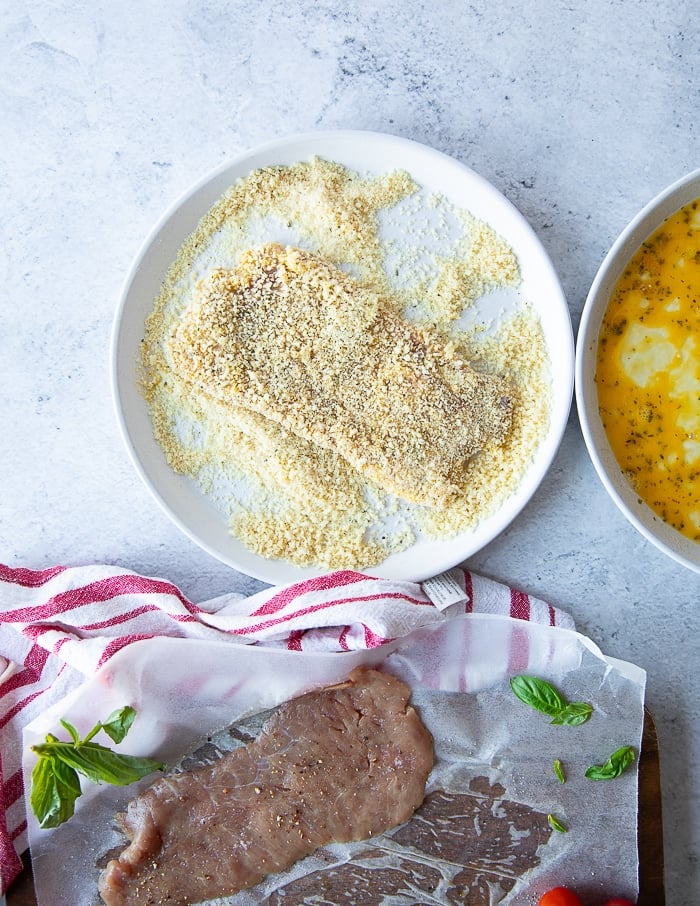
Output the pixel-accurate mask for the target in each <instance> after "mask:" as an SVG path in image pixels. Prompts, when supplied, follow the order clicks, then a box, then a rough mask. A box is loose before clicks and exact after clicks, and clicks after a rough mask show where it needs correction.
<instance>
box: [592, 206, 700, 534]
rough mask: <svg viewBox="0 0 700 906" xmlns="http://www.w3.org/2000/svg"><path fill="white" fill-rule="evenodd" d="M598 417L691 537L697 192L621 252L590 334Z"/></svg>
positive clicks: (698, 358) (618, 450)
mask: <svg viewBox="0 0 700 906" xmlns="http://www.w3.org/2000/svg"><path fill="white" fill-rule="evenodd" d="M596 383H597V387H598V402H599V407H600V415H601V419H602V422H603V425H604V427H605V431H606V433H607V436H608V440H609V441H610V445H611V447H612V450H613V452H614V454H615V456H616V458H617V461H618V463H619V464H620V466H621V468H622V469H623V470H624V471H625V473H626V474H627V476H628V478H629V480H630V482H631V483H632V485H633V487H634V488H635V490H636V492H637V493H638V494H639V496H640V497H641V498H642V499H643V500H644V501H645V503H647V504H648V505H649V506H650V507H651V509H652V510H654V512H655V513H657V514H658V515H659V516H660V517H661V518H662V519H663V520H664V521H665V522H667V523H668V524H670V525H672V526H673V527H674V528H675V529H677V530H678V531H679V532H681V533H682V534H684V535H686V536H687V537H688V538H691V539H692V540H694V541H700V199H696V200H695V201H693V202H691V203H690V204H687V205H685V206H684V207H683V208H681V209H680V210H679V211H677V212H676V213H675V214H674V215H672V216H671V217H669V218H668V219H667V220H666V221H665V222H664V223H663V224H662V225H661V226H660V227H659V228H658V229H657V230H656V231H655V232H654V233H652V235H651V236H650V237H649V238H648V239H647V240H646V242H644V243H643V244H642V246H641V247H640V248H639V249H638V250H637V252H636V253H635V254H634V255H633V257H632V258H631V259H630V261H629V264H628V265H627V267H626V268H625V271H624V273H623V274H622V276H621V277H620V279H619V281H618V283H617V285H616V286H615V289H614V291H613V293H612V295H611V297H610V302H609V303H608V308H607V311H606V313H605V317H604V319H603V323H602V325H601V330H600V334H599V339H598V356H597V371H596Z"/></svg>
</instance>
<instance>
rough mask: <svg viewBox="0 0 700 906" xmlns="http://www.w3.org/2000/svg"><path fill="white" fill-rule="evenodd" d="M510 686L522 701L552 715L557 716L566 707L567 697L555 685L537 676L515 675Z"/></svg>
mask: <svg viewBox="0 0 700 906" xmlns="http://www.w3.org/2000/svg"><path fill="white" fill-rule="evenodd" d="M510 688H511V689H512V690H513V692H514V693H515V695H516V696H517V697H518V698H519V699H520V701H521V702H524V703H525V704H526V705H530V707H531V708H535V710H537V711H541V712H542V713H543V714H549V716H550V717H556V715H557V714H559V713H560V712H561V711H563V710H564V708H565V707H566V701H565V699H564V698H562V696H561V695H560V694H559V692H558V691H557V690H556V689H555V688H554V686H553V685H552V684H551V683H548V682H547V680H543V679H539V678H538V677H536V676H524V675H520V676H513V677H511V680H510Z"/></svg>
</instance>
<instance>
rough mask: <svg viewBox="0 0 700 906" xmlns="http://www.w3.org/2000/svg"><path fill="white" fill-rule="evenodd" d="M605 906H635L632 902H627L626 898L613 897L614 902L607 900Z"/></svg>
mask: <svg viewBox="0 0 700 906" xmlns="http://www.w3.org/2000/svg"><path fill="white" fill-rule="evenodd" d="M603 906H634V903H633V902H632V900H626V899H625V898H624V897H613V899H612V900H606V901H605V902H604V903H603Z"/></svg>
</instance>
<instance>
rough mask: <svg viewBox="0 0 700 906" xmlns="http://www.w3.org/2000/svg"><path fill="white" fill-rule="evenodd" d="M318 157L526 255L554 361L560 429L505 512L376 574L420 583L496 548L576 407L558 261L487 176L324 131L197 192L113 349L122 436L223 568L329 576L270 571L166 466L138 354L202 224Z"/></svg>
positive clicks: (161, 240) (530, 287)
mask: <svg viewBox="0 0 700 906" xmlns="http://www.w3.org/2000/svg"><path fill="white" fill-rule="evenodd" d="M313 155H317V156H319V157H324V158H327V159H330V160H334V161H337V162H339V163H341V164H343V165H345V166H347V167H349V168H350V169H353V170H357V171H361V172H370V173H385V172H388V171H391V170H395V169H405V170H407V171H408V172H409V173H410V174H411V175H412V176H413V178H414V179H415V181H416V182H418V183H419V184H421V185H422V186H424V187H426V189H427V190H428V191H430V192H432V193H438V194H442V195H443V196H445V197H446V198H447V199H448V201H450V202H452V203H454V204H455V205H458V206H459V207H462V208H466V209H468V210H469V211H471V212H472V213H473V214H474V215H475V216H476V217H478V218H480V219H482V220H485V221H486V222H487V223H489V224H490V226H491V227H493V228H494V229H495V230H497V231H498V232H500V233H501V234H502V235H503V236H504V237H505V238H506V240H507V241H508V242H509V243H510V245H511V247H512V248H513V250H514V251H515V253H516V254H517V256H518V258H519V261H520V265H521V271H522V285H521V287H520V290H519V292H520V293H522V294H523V297H524V298H527V299H528V300H530V301H531V303H532V305H533V306H534V308H535V309H536V311H537V312H538V313H539V314H540V317H541V321H542V326H543V331H544V334H545V341H546V344H547V347H548V350H549V353H550V357H551V360H552V372H553V374H555V375H556V380H555V381H553V387H552V394H553V396H552V401H551V422H550V426H549V429H548V431H547V433H546V435H545V436H544V438H543V440H542V443H541V444H540V446H539V448H538V450H537V451H536V454H535V456H534V457H533V461H532V462H531V463H530V464H529V467H528V468H527V470H526V473H525V475H524V477H523V479H522V481H521V483H520V485H519V486H518V487H517V489H516V490H515V491H514V493H513V494H512V495H511V496H510V497H509V499H508V500H506V501H505V503H504V504H503V506H502V507H501V508H500V509H499V510H498V511H497V512H495V513H493V514H492V515H491V516H489V517H488V518H485V519H484V520H483V521H482V522H481V523H480V524H479V525H478V526H477V527H476V528H475V529H474V530H473V531H470V532H466V533H463V534H461V535H459V536H458V537H456V538H453V539H450V540H448V541H432V540H428V539H419V541H418V542H417V543H416V544H414V545H413V546H412V547H411V548H410V549H408V550H406V551H403V552H401V553H398V554H395V555H392V556H391V557H389V558H388V559H387V560H385V561H384V562H383V563H382V564H381V565H380V566H378V567H376V568H373V569H370V570H367V572H369V573H371V574H373V575H380V576H387V577H393V578H405V579H409V580H412V581H420V580H421V579H424V578H426V577H427V576H430V575H435V574H437V573H439V572H441V571H443V570H445V569H448V568H449V567H451V566H454V565H455V564H456V563H460V562H462V561H463V560H465V559H466V558H467V557H469V556H471V555H472V554H474V553H475V552H476V551H478V550H480V549H481V548H482V547H484V546H485V545H486V544H488V543H489V542H490V541H492V540H493V539H494V538H495V537H496V536H497V535H498V534H499V533H500V532H502V531H503V529H504V528H506V526H507V525H509V524H510V522H511V521H512V520H513V519H514V518H515V516H516V515H517V514H518V513H519V512H520V511H521V509H522V508H523V507H524V506H525V504H526V503H527V502H528V500H529V499H530V498H531V496H532V495H533V493H534V492H535V490H536V489H537V487H538V486H539V484H540V482H541V481H542V479H543V477H544V475H545V473H546V472H547V470H548V468H549V466H550V465H551V462H552V460H553V458H554V456H555V454H556V452H557V449H558V447H559V444H560V441H561V438H562V435H563V433H564V429H565V427H566V423H567V419H568V415H569V412H570V408H571V401H572V396H573V371H574V367H573V366H574V351H573V350H574V344H573V333H572V328H571V320H570V317H569V310H568V307H567V304H566V300H565V298H564V295H563V292H562V289H561V285H560V283H559V280H558V278H557V275H556V273H555V271H554V268H553V267H552V264H551V261H550V259H549V257H548V255H547V253H546V252H545V250H544V248H543V247H542V245H541V243H540V241H539V240H538V238H537V236H536V235H535V233H534V232H533V230H532V229H531V227H530V226H529V225H528V223H527V222H526V220H525V219H524V218H523V216H522V215H521V214H520V213H519V212H518V211H517V210H516V209H515V208H514V207H513V205H512V204H511V203H510V202H509V201H508V200H507V199H506V198H504V197H503V195H501V194H500V192H498V191H497V190H496V189H495V188H494V187H493V186H492V185H491V184H490V183H489V182H487V181H486V180H485V179H483V177H481V176H479V175H478V174H476V173H474V172H473V171H472V170H470V169H469V168H468V167H466V166H464V165H463V164H461V163H459V162H458V161H456V160H454V159H452V158H450V157H447V156H446V155H444V154H442V153H441V152H438V151H435V150H433V149H431V148H427V147H425V146H424V145H421V144H418V143H417V142H413V141H410V140H407V139H403V138H399V137H396V136H391V135H384V134H380V133H373V132H354V131H342V132H319V133H311V134H305V135H298V136H293V137H290V138H284V139H281V140H278V141H274V142H271V143H269V144H267V145H264V146H263V147H260V148H258V149H256V150H254V151H251V152H249V153H247V154H244V155H243V156H241V157H239V158H237V159H236V160H234V161H233V162H231V163H228V164H226V165H225V166H223V167H221V168H220V169H218V170H216V171H215V172H214V173H212V174H209V175H207V176H206V177H205V178H204V179H202V180H201V181H200V182H198V183H197V184H196V185H195V186H194V187H193V188H192V189H190V191H188V192H187V193H186V194H185V195H184V197H183V198H181V199H180V200H179V201H178V202H177V203H176V204H175V205H173V207H172V208H170V210H168V211H167V212H166V213H165V214H164V215H163V217H162V218H161V219H160V221H159V222H158V223H157V224H156V225H155V227H154V229H153V231H152V232H151V234H150V235H149V236H148V238H147V239H146V241H145V242H144V244H143V246H142V248H141V250H140V251H139V253H138V255H137V257H136V259H135V261H134V263H133V265H132V267H131V270H130V272H129V274H128V276H127V279H126V281H125V284H124V288H123V292H122V297H121V301H120V304H119V307H118V310H117V314H116V318H115V323H114V331H113V339H112V386H113V394H114V401H115V407H116V411H117V417H118V421H119V425H120V428H121V431H122V435H123V438H124V441H125V444H126V447H127V449H128V451H129V454H130V456H131V458H132V460H133V463H134V465H135V467H136V469H137V471H138V473H139V475H140V476H141V478H142V479H143V481H144V482H145V483H146V485H147V487H148V488H149V489H150V491H151V492H152V494H153V495H154V497H155V499H156V500H157V501H158V503H159V504H160V505H161V506H162V507H163V508H164V510H165V512H166V513H167V514H168V515H169V516H170V518H171V519H172V520H173V521H174V522H175V524H176V525H178V526H179V528H180V529H181V530H182V531H183V532H184V533H185V534H186V535H188V536H189V537H190V538H191V539H192V540H193V541H195V542H196V543H197V544H198V545H200V546H201V547H202V548H204V549H205V550H206V551H208V552H209V553H210V554H212V555H213V556H214V557H216V558H218V559H219V560H221V561H223V562H224V563H227V564H229V565H230V566H232V567H234V568H235V569H237V570H240V571H241V572H244V573H247V574H248V575H251V576H255V577H257V578H259V579H262V580H263V581H266V582H271V583H284V582H292V581H296V580H298V579H302V578H306V577H308V576H311V575H316V574H318V573H319V572H322V570H320V569H304V568H299V567H296V566H293V565H291V564H289V563H286V562H282V561H272V560H267V559H265V558H263V557H261V556H259V555H258V554H255V553H253V552H252V551H250V550H248V549H247V548H246V547H244V545H242V544H241V543H240V542H239V541H238V540H237V539H236V538H234V537H233V536H232V535H231V534H230V533H229V531H228V528H227V525H226V521H225V519H224V517H223V516H222V515H221V514H220V513H219V512H218V511H216V510H215V509H214V507H213V505H212V504H211V503H210V502H209V501H208V500H207V499H206V498H205V497H204V495H203V494H202V493H201V492H200V491H199V489H198V488H197V487H196V486H195V484H194V483H193V482H192V481H191V480H189V479H186V478H184V477H183V476H181V475H177V474H176V473H175V472H173V471H172V470H171V469H170V467H169V466H168V465H167V463H166V460H165V456H164V454H163V451H162V449H161V448H160V446H159V445H158V444H157V442H156V441H155V439H154V437H153V430H152V425H151V418H150V414H149V410H148V407H147V405H146V403H145V401H144V399H143V397H142V396H141V394H140V392H139V389H138V386H137V362H138V359H139V344H140V342H141V339H142V337H143V335H144V321H145V319H146V317H147V315H148V314H149V313H150V311H151V309H152V306H153V302H154V299H155V297H156V296H157V294H158V292H159V289H160V286H161V283H162V281H163V278H164V276H165V274H166V272H167V270H168V268H169V267H170V265H171V264H172V262H173V261H174V260H175V258H176V256H177V253H178V250H179V249H180V246H181V245H182V243H183V242H184V241H185V239H186V238H187V237H188V236H189V235H190V234H191V233H192V232H193V230H194V229H195V227H196V226H197V223H198V222H199V220H200V218H201V217H202V216H203V215H204V214H205V213H206V212H207V211H208V210H209V208H210V207H211V206H212V205H213V204H214V202H215V201H217V199H218V198H219V197H220V196H221V195H222V194H223V193H224V191H225V190H226V189H227V188H228V187H229V186H230V185H231V184H232V183H234V182H235V181H236V180H237V179H238V178H240V177H242V176H246V175H247V174H248V173H250V172H251V171H252V170H254V169H257V168H259V167H263V166H270V165H275V164H293V163H296V162H298V161H301V160H306V159H309V158H310V157H311V156H313Z"/></svg>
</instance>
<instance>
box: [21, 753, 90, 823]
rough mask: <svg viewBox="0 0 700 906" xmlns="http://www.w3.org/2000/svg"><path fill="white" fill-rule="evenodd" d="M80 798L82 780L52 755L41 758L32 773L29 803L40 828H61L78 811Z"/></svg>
mask: <svg viewBox="0 0 700 906" xmlns="http://www.w3.org/2000/svg"><path fill="white" fill-rule="evenodd" d="M80 795H81V789H80V780H79V779H78V775H77V774H76V772H75V771H74V770H73V768H70V767H68V766H67V765H65V764H63V762H61V761H59V760H58V759H57V758H53V757H51V756H44V757H40V758H39V760H38V761H37V763H36V764H35V765H34V770H33V771H32V789H31V794H30V797H29V804H30V805H31V807H32V811H33V812H34V814H35V815H36V817H37V820H38V822H39V827H42V828H49V827H58V825H59V824H63V822H64V821H67V820H68V819H69V818H70V817H71V816H72V815H73V813H74V812H75V800H76V799H77V798H78V796H80Z"/></svg>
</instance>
